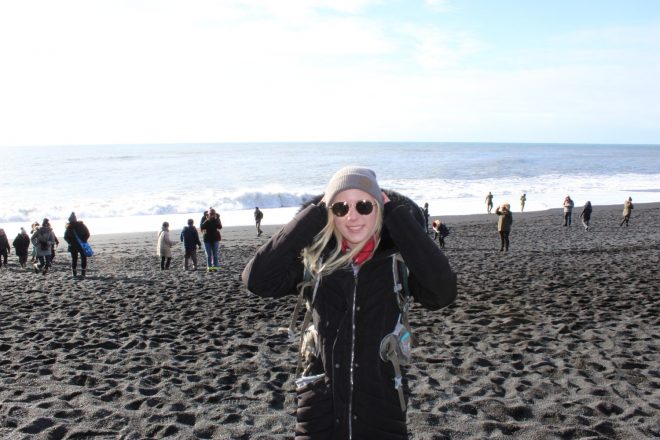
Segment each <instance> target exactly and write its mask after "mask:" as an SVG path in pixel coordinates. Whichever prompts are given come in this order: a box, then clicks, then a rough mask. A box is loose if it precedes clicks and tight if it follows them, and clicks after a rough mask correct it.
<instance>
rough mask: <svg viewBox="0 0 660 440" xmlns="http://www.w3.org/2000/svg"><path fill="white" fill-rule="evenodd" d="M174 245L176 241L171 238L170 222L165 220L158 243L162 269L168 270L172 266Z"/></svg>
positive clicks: (157, 249) (157, 247) (158, 254)
mask: <svg viewBox="0 0 660 440" xmlns="http://www.w3.org/2000/svg"><path fill="white" fill-rule="evenodd" d="M172 246H174V242H173V241H172V240H170V224H169V223H168V222H163V226H162V228H161V229H160V232H159V233H158V242H157V243H156V255H157V256H159V257H160V270H168V269H169V268H170V263H171V262H172Z"/></svg>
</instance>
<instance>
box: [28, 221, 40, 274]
mask: <svg viewBox="0 0 660 440" xmlns="http://www.w3.org/2000/svg"><path fill="white" fill-rule="evenodd" d="M30 228H31V230H30V237H32V236H33V235H34V233H35V231H36V230H37V229H38V228H39V222H34V223H32V225H31V227H30ZM36 262H37V246H36V245H35V244H32V259H31V260H30V264H34V263H36Z"/></svg>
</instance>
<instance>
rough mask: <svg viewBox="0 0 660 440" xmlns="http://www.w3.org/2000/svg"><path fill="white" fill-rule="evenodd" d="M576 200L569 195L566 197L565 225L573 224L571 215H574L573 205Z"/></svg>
mask: <svg viewBox="0 0 660 440" xmlns="http://www.w3.org/2000/svg"><path fill="white" fill-rule="evenodd" d="M574 206H575V202H573V200H572V199H571V198H570V197H569V196H566V198H565V199H564V226H569V227H570V226H571V217H572V216H573V207H574Z"/></svg>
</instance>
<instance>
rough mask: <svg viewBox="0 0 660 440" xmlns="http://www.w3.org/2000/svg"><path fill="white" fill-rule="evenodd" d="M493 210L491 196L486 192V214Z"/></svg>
mask: <svg viewBox="0 0 660 440" xmlns="http://www.w3.org/2000/svg"><path fill="white" fill-rule="evenodd" d="M492 209H493V195H492V194H491V193H490V191H488V195H487V196H486V210H487V211H488V214H490V211H492Z"/></svg>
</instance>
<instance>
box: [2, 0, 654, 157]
mask: <svg viewBox="0 0 660 440" xmlns="http://www.w3.org/2000/svg"><path fill="white" fill-rule="evenodd" d="M0 60H1V64H0V146H22V145H87V144H140V143H202V142H203V143H206V142H209V143H215V142H303V141H312V142H314V141H401V142H403V141H423V142H564V143H642V144H660V81H659V80H658V78H660V2H659V1H656V0H619V1H614V0H553V1H532V0H462V1H458V0H391V1H388V0H214V1H211V0H130V1H129V0H58V1H52V0H24V1H16V0H0Z"/></svg>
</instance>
